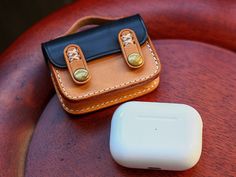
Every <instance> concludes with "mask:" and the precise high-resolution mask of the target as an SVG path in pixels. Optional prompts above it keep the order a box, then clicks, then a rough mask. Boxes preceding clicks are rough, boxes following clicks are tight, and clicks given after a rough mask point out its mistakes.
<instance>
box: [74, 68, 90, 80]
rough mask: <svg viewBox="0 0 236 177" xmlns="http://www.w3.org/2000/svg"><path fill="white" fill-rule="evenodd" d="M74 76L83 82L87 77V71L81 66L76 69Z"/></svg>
mask: <svg viewBox="0 0 236 177" xmlns="http://www.w3.org/2000/svg"><path fill="white" fill-rule="evenodd" d="M74 78H75V79H76V80H77V81H79V82H84V81H86V80H87V79H88V78H89V72H88V70H86V69H83V68H80V69H77V70H76V71H75V72H74Z"/></svg>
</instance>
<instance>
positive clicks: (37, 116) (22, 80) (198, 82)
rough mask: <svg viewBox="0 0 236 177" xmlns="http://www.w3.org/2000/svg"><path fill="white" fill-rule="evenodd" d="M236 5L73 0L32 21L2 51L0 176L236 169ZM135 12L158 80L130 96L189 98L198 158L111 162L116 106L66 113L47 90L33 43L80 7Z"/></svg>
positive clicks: (59, 29) (227, 172)
mask: <svg viewBox="0 0 236 177" xmlns="http://www.w3.org/2000/svg"><path fill="white" fill-rule="evenodd" d="M235 9H236V8H235V3H234V1H231V0H229V1H214V0H212V1H200V0H198V1H197V0H191V1H188V3H187V2H186V1H178V2H173V1H147V0H140V1H139V2H137V3H134V2H133V1H118V0H117V1H106V0H105V1H101V2H100V1H85V0H81V1H78V2H75V3H74V4H72V5H69V6H66V7H64V8H62V9H60V10H59V11H57V12H55V13H53V14H52V15H50V16H49V17H47V18H45V19H43V20H42V21H41V22H39V23H37V24H36V25H34V26H33V27H32V28H30V29H29V30H28V31H27V32H25V33H24V34H23V35H21V36H20V37H19V38H18V39H17V40H16V41H15V42H14V43H13V44H12V45H11V46H10V47H9V48H8V49H7V50H6V51H5V52H4V53H3V54H1V60H0V89H1V92H0V102H1V106H0V176H4V177H5V176H10V177H11V176H14V177H15V176H23V174H24V175H25V176H30V177H31V176H34V177H38V176H39V177H41V176H52V177H53V176H57V177H58V176H64V177H65V176H89V177H91V176H95V177H96V176H99V177H100V176H116V177H118V176H122V177H124V176H135V177H136V176H169V177H170V176H177V177H189V176H197V177H202V176H235V173H236V171H235V169H236V168H235V159H236V154H235V143H236V142H235V141H236V133H235V130H234V126H235V124H236V122H235V121H236V119H235V115H236V113H235V110H236V93H235V90H236V70H235V68H236V54H235V52H234V51H235V50H236V33H235V29H236V21H235V20H236V11H235ZM137 12H138V13H140V14H141V15H142V17H143V18H144V21H145V23H146V25H147V28H148V32H149V34H150V36H151V38H152V39H153V41H154V44H155V47H156V48H157V52H158V53H159V57H160V60H161V62H162V66H163V68H162V73H161V82H160V86H159V88H158V89H157V90H156V91H154V92H152V93H150V94H148V95H145V96H143V97H140V98H138V99H136V100H143V101H158V102H180V103H185V104H189V105H191V106H193V107H195V108H196V109H197V110H198V111H199V112H200V114H201V116H202V118H203V122H204V129H203V132H204V134H203V153H202V156H201V160H200V161H199V163H198V164H197V165H196V166H195V167H194V168H192V169H190V170H188V171H185V172H169V171H145V170H133V169H127V168H123V167H121V166H118V165H117V164H116V163H115V162H114V161H113V160H112V158H111V156H110V153H109V144H108V142H109V132H110V121H111V117H112V114H113V112H114V110H115V109H116V107H117V106H114V107H110V108H108V109H104V110H101V111H98V112H95V113H91V114H87V115H84V116H79V117H72V116H70V115H68V114H66V113H65V112H64V111H63V109H62V108H61V106H60V103H59V101H58V99H57V98H56V97H55V96H53V95H54V94H55V92H54V89H53V87H52V84H51V80H50V77H49V74H48V68H47V66H46V64H45V61H44V59H43V55H42V52H41V49H40V44H41V43H42V42H45V41H48V40H49V39H53V38H55V37H58V36H59V35H63V34H64V32H65V31H66V30H67V29H68V28H69V26H70V25H72V24H73V23H74V21H75V20H77V19H78V18H79V17H82V16H85V15H91V14H94V15H107V16H113V17H115V16H121V15H124V16H125V15H131V14H134V13H137ZM62 24H63V25H62ZM161 38H162V39H170V38H172V39H173V38H175V39H178V40H160V39H161ZM157 39H158V40H157ZM182 39H188V40H191V41H186V40H182ZM196 41H200V42H196ZM201 42H204V43H201ZM217 46H220V47H222V48H220V47H217ZM52 96H53V97H52ZM76 118H80V119H76ZM32 135H33V136H32Z"/></svg>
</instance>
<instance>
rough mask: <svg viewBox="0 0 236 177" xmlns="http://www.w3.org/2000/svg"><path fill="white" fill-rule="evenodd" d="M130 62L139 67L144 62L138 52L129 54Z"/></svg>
mask: <svg viewBox="0 0 236 177" xmlns="http://www.w3.org/2000/svg"><path fill="white" fill-rule="evenodd" d="M128 62H129V64H130V65H132V66H135V67H137V66H140V65H141V64H142V63H143V59H142V57H141V56H140V55H139V54H138V53H131V54H130V55H129V56H128Z"/></svg>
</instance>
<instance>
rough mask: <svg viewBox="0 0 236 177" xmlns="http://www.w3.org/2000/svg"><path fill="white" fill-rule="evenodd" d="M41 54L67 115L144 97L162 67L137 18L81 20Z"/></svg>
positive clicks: (141, 23) (154, 82)
mask: <svg viewBox="0 0 236 177" xmlns="http://www.w3.org/2000/svg"><path fill="white" fill-rule="evenodd" d="M94 24H95V25H98V26H96V27H92V28H90V29H86V30H83V31H80V32H76V31H78V30H79V28H81V27H83V26H85V25H94ZM75 32H76V33H75ZM72 33H73V34H72ZM42 50H43V54H44V56H45V59H46V60H47V63H48V65H49V67H50V70H51V76H52V80H53V83H54V86H55V89H56V92H57V95H58V97H59V99H60V102H61V104H62V106H63V108H64V109H65V110H66V111H67V112H69V113H71V114H84V113H88V112H92V111H95V110H99V109H102V108H105V107H108V106H111V105H114V104H117V103H121V102H124V101H127V100H130V99H133V98H136V97H138V96H142V95H144V94H147V93H149V92H151V91H152V90H154V89H155V88H156V87H157V86H158V84H159V73H160V70H161V65H160V61H159V58H158V56H157V54H156V51H155V49H154V47H153V45H152V42H151V40H150V38H149V37H148V34H147V30H146V27H145V25H144V22H143V20H142V18H141V17H140V16H139V15H134V16H130V17H126V18H121V19H111V18H102V17H94V16H88V17H84V18H82V19H79V20H78V21H76V22H75V24H73V25H72V27H71V28H70V29H69V30H68V31H67V32H66V34H65V36H63V37H60V38H57V39H54V40H51V41H48V42H46V43H43V44H42Z"/></svg>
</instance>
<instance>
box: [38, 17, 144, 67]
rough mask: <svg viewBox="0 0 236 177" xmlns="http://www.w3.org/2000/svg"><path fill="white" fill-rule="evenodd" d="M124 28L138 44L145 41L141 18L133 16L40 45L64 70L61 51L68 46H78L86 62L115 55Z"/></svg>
mask: <svg viewBox="0 0 236 177" xmlns="http://www.w3.org/2000/svg"><path fill="white" fill-rule="evenodd" d="M125 28H129V29H132V30H134V31H135V33H136V35H137V38H138V40H139V42H140V44H143V43H144V42H145V41H146V40H147V31H146V27H145V25H144V23H143V20H142V18H141V17H140V15H134V16H131V17H127V18H123V19H119V20H116V21H112V22H108V23H106V24H104V25H102V26H97V27H94V28H91V29H88V30H85V31H81V32H78V33H75V34H72V35H68V36H64V37H60V38H57V39H54V40H51V41H48V42H45V43H43V44H42V50H43V54H44V56H45V58H46V59H47V60H49V61H50V62H51V63H52V64H54V65H55V66H57V67H60V68H65V67H66V63H65V60H64V55H63V51H64V48H65V47H66V46H67V45H69V44H77V45H79V46H80V48H81V49H82V51H83V53H84V56H85V59H86V61H91V60H93V59H96V58H99V57H102V56H105V55H109V54H113V53H117V52H120V51H121V49H120V45H119V42H118V33H119V32H120V30H122V29H125Z"/></svg>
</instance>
